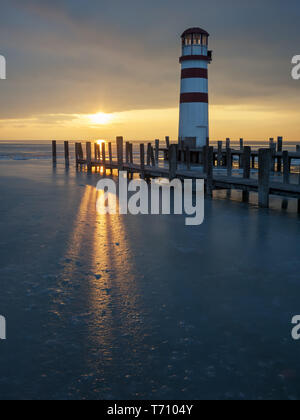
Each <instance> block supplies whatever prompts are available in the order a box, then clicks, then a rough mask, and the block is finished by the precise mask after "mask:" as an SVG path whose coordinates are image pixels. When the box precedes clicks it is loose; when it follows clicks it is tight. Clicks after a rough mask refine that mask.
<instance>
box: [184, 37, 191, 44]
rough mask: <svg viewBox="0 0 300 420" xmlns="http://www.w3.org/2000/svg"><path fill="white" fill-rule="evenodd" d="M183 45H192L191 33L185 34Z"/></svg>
mask: <svg viewBox="0 0 300 420" xmlns="http://www.w3.org/2000/svg"><path fill="white" fill-rule="evenodd" d="M185 45H192V35H187V36H186V38H185Z"/></svg>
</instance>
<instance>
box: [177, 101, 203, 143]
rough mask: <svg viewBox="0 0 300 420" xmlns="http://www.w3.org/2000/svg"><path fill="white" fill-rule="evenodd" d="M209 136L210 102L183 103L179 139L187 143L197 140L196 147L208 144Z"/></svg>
mask: <svg viewBox="0 0 300 420" xmlns="http://www.w3.org/2000/svg"><path fill="white" fill-rule="evenodd" d="M208 137H209V130H208V104H204V103H196V104H195V103H184V104H181V105H180V122H179V139H180V140H181V141H182V142H187V143H189V142H191V140H193V141H194V142H195V145H194V147H195V148H200V147H203V146H206V144H207V139H208ZM189 147H190V146H189Z"/></svg>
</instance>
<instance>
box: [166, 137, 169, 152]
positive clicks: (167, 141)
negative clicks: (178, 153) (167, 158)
mask: <svg viewBox="0 0 300 420" xmlns="http://www.w3.org/2000/svg"><path fill="white" fill-rule="evenodd" d="M166 146H167V149H169V148H170V137H169V136H166Z"/></svg>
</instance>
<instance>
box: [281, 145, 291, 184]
mask: <svg viewBox="0 0 300 420" xmlns="http://www.w3.org/2000/svg"><path fill="white" fill-rule="evenodd" d="M282 159H283V183H284V184H289V183H290V158H289V152H287V151H285V152H283V153H282Z"/></svg>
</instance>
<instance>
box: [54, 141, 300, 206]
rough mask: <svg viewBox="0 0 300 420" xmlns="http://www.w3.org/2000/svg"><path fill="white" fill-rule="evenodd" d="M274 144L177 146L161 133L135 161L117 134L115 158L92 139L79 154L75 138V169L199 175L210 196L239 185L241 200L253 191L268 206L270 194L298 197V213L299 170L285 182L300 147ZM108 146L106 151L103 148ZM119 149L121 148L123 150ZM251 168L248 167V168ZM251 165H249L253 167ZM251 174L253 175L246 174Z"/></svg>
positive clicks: (150, 175) (129, 146) (151, 175)
mask: <svg viewBox="0 0 300 420" xmlns="http://www.w3.org/2000/svg"><path fill="white" fill-rule="evenodd" d="M278 139H279V143H278V145H277V146H278V150H276V149H275V147H276V145H275V146H274V145H273V142H270V148H269V149H260V150H256V151H255V150H251V148H250V147H248V146H245V147H244V146H243V144H242V141H241V148H240V150H236V149H231V148H230V142H229V141H228V139H227V142H226V149H224V148H223V147H222V144H221V142H219V143H218V148H214V147H210V146H209V145H207V146H205V147H203V148H201V149H189V148H187V147H185V148H183V147H180V145H176V144H170V143H169V140H168V138H166V144H167V147H165V148H160V146H159V141H158V140H156V141H155V145H154V146H152V144H151V143H148V145H147V147H146V152H145V145H144V144H141V145H140V156H139V162H134V158H133V144H132V143H129V142H126V143H125V148H124V142H123V138H122V137H118V138H117V141H116V146H117V158H116V159H113V154H112V143H107V144H106V143H102V144H101V145H99V144H97V143H96V144H94V147H93V149H94V153H93V156H92V143H91V142H86V153H85V156H84V152H83V147H82V144H81V143H76V144H75V162H76V168H77V169H81V170H83V169H84V170H87V171H88V172H91V171H92V170H93V168H96V169H95V170H98V168H102V171H103V174H105V173H106V171H110V173H112V172H113V171H127V172H128V174H129V175H132V176H133V174H139V176H140V177H141V178H143V179H146V180H149V179H151V178H168V179H171V180H172V179H174V178H179V179H182V180H184V179H204V181H205V190H206V194H207V195H209V196H212V195H213V191H214V190H220V189H223V190H233V189H234V190H239V191H243V197H244V199H245V200H247V195H248V194H249V192H256V193H258V203H259V206H261V207H268V206H269V197H270V195H276V196H281V197H285V198H294V199H297V200H298V212H300V174H298V175H297V176H296V175H293V177H294V180H295V178H297V182H296V183H295V182H294V183H292V182H291V162H292V160H293V159H295V160H298V159H299V160H300V150H299V148H297V151H295V152H287V151H284V150H283V149H282V142H281V140H280V139H281V138H278ZM107 149H108V153H107ZM64 150H65V162H66V166H69V164H70V157H69V144H68V142H65V147H64ZM52 151H53V164H54V165H56V162H57V156H56V153H57V147H56V142H55V141H53V142H52ZM124 152H125V153H124ZM160 154H163V160H164V161H165V163H164V165H163V166H161V165H160V164H159V162H160V159H159V157H160ZM234 157H237V159H238V164H237V168H235V167H234ZM251 168H252V170H251ZM254 169H255V170H254ZM251 175H253V176H251Z"/></svg>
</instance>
